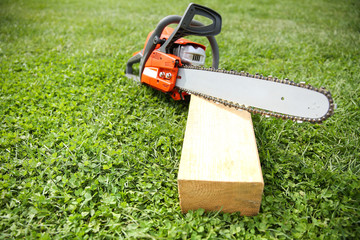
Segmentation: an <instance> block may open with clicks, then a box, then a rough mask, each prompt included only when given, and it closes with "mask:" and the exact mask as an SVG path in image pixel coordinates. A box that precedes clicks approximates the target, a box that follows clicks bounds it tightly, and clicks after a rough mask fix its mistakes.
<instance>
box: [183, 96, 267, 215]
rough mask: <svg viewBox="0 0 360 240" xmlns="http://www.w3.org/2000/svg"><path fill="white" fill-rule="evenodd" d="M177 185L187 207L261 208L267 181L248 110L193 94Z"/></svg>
mask: <svg viewBox="0 0 360 240" xmlns="http://www.w3.org/2000/svg"><path fill="white" fill-rule="evenodd" d="M178 189H179V197H180V205H181V209H182V211H183V212H187V211H189V210H196V209H199V208H203V209H205V210H207V211H218V210H220V209H221V210H222V211H223V212H238V211H240V212H241V215H246V216H253V215H256V214H258V213H259V208H260V203H261V197H262V193H263V189H264V181H263V177H262V172H261V166H260V160H259V155H258V151H257V146H256V140H255V135H254V129H253V125H252V120H251V115H250V113H248V112H246V111H239V110H235V109H232V108H227V107H224V106H222V105H221V104H216V103H213V102H209V101H207V100H204V99H202V98H199V97H196V96H191V102H190V108H189V114H188V120H187V126H186V131H185V138H184V143H183V149H182V154H181V160H180V166H179V174H178Z"/></svg>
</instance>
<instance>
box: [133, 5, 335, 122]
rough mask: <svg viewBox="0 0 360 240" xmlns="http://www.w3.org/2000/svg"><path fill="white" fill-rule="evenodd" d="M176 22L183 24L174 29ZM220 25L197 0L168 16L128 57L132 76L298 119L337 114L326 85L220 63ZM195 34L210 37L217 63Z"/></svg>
mask: <svg viewBox="0 0 360 240" xmlns="http://www.w3.org/2000/svg"><path fill="white" fill-rule="evenodd" d="M195 16H201V17H203V18H204V17H205V18H207V19H208V22H210V24H208V25H205V24H203V23H202V22H199V21H197V20H195V19H194V18H195ZM170 24H178V25H177V26H176V28H175V29H173V28H170V27H169V26H168V25H170ZM220 31H221V16H220V14H218V13H217V12H216V11H214V10H212V9H210V8H207V7H205V6H201V5H198V4H194V3H191V4H190V5H189V6H188V8H187V9H186V11H185V13H184V15H183V16H178V15H170V16H167V17H165V18H163V19H162V20H161V21H160V22H159V23H158V25H157V26H156V28H155V30H154V31H152V32H150V33H149V34H148V37H147V40H146V43H145V46H144V48H143V49H142V50H141V51H139V52H136V53H134V55H133V56H132V57H131V58H130V59H129V60H128V62H127V65H126V76H127V77H129V78H132V79H134V80H136V81H139V82H140V83H143V84H146V85H149V86H151V87H152V88H155V89H157V90H160V91H162V92H164V93H169V94H170V96H171V97H172V98H173V99H174V100H182V99H185V97H186V96H187V95H191V94H193V95H197V96H200V97H202V98H205V99H208V100H211V101H214V102H217V103H220V104H223V105H225V106H229V107H233V108H236V109H241V110H246V111H248V112H251V113H256V114H262V115H266V116H274V117H277V118H282V119H291V120H293V121H297V122H311V123H321V122H323V121H324V120H325V119H327V118H329V117H330V116H331V115H333V113H334V109H335V108H336V105H335V103H334V101H333V99H332V96H331V93H330V92H329V91H328V90H326V89H325V88H324V87H320V88H316V87H313V86H311V85H309V84H305V83H304V82H301V83H296V82H294V81H290V80H289V79H278V78H276V77H272V76H263V75H261V74H254V75H253V74H249V73H247V72H244V71H241V72H237V71H234V70H231V71H227V70H222V69H218V65H219V47H218V44H217V42H216V39H215V35H217V34H219V33H220ZM189 35H195V36H204V37H206V38H207V39H208V41H209V44H210V46H211V51H212V67H210V68H205V67H204V64H205V57H206V52H205V50H206V47H205V46H204V45H202V44H199V43H196V42H193V41H190V40H187V39H184V38H183V37H185V36H189ZM135 63H139V74H138V75H136V74H134V72H133V65H134V64H135Z"/></svg>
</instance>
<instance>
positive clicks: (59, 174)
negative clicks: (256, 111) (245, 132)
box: [0, 0, 360, 239]
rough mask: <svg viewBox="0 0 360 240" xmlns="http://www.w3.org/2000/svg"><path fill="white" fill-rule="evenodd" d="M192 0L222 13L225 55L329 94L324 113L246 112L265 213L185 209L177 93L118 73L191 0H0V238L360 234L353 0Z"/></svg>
mask: <svg viewBox="0 0 360 240" xmlns="http://www.w3.org/2000/svg"><path fill="white" fill-rule="evenodd" d="M198 3H200V4H204V5H206V6H208V7H210V8H213V9H215V10H217V11H218V12H219V13H220V14H221V15H222V17H223V29H222V33H221V34H220V35H219V36H217V39H218V42H219V46H220V53H221V55H220V56H221V58H220V67H221V68H226V69H236V70H245V71H248V72H251V73H256V72H260V73H263V74H272V75H273V76H277V77H280V78H284V77H288V78H290V79H293V80H295V81H296V82H300V81H306V82H308V83H310V84H312V85H315V86H326V87H327V88H328V89H330V90H331V91H332V93H333V97H334V99H335V101H336V103H337V104H338V109H337V110H336V112H335V115H334V116H333V117H332V118H330V119H329V120H327V121H326V122H325V123H324V124H322V125H312V124H309V123H304V124H297V123H293V122H289V121H282V120H279V119H274V118H264V117H261V116H257V115H254V116H253V122H254V129H255V134H256V139H257V143H258V149H259V155H260V160H261V164H262V170H263V175H264V181H265V189H264V195H263V200H262V205H261V209H260V214H259V215H258V216H256V217H241V216H240V215H239V214H238V213H235V214H223V213H206V212H204V211H202V210H198V211H194V212H190V213H187V214H182V213H181V211H180V207H179V200H178V192H177V181H176V179H177V171H178V165H179V160H180V156H181V147H182V141H183V136H184V131H185V125H186V118H187V110H188V105H187V104H186V103H182V102H174V101H173V100H172V99H171V98H170V97H169V96H167V95H165V94H162V93H159V92H157V91H154V90H152V89H149V88H147V87H145V86H138V85H137V84H136V83H134V82H132V81H131V80H129V79H127V78H125V77H124V69H125V64H126V61H127V59H128V58H129V57H130V56H131V55H132V53H133V52H135V51H137V50H140V49H141V48H142V47H143V45H144V41H145V38H146V36H147V34H148V32H149V31H151V30H152V29H153V28H154V27H155V25H156V23H157V22H158V21H159V20H160V19H161V18H162V17H164V16H166V15H170V14H179V15H181V14H182V13H183V12H184V10H185V9H186V7H187V5H188V2H187V1H159V0H155V1H147V2H145V1H140V0H134V1H125V0H117V1H100V0H98V1H85V0H82V1H72V0H66V1H65V0H64V1H55V0H52V1H45V0H42V1H35V0H32V1H30V0H29V1H25V0H23V1H20V0H16V1H10V0H9V1H4V0H1V1H0V69H1V70H0V87H1V91H0V126H1V127H0V159H1V165H0V189H1V192H0V238H3V239H5V238H28V239H30V238H31V239H32V238H42V239H54V238H66V239H73V238H78V239H87V238H109V239H110V238H141V239H144V238H156V239H157V238H160V239H161V238H163V239H169V238H192V239H198V238H205V239H221V238H225V239H228V238H229V239H277V238H279V239H296V238H298V239H355V238H356V237H358V236H360V227H359V225H360V209H359V201H360V194H359V193H360V191H359V190H360V189H359V186H360V178H359V174H360V163H359V160H360V154H359V153H360V142H359V136H360V111H359V107H360V87H359V86H360V85H359V81H360V73H359V64H360V10H359V9H360V3H359V1H356V0H353V1H350V0H348V1H336V0H319V1H310V0H306V1H296V0H293V1H279V0H278V1H276V0H274V1H270V0H269V1H267V0H257V1H251V2H250V1H229V0H227V1H220V0H219V1H198ZM196 39H199V38H196ZM199 40H201V41H203V43H206V40H203V39H199ZM209 59H210V58H209ZM208 64H209V61H208Z"/></svg>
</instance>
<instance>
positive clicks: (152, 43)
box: [126, 3, 221, 79]
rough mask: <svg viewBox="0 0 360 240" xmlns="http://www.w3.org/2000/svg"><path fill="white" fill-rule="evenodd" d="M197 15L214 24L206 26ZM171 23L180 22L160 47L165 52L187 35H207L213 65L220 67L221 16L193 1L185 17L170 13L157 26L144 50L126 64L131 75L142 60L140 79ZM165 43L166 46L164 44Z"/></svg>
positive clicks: (127, 72)
mask: <svg viewBox="0 0 360 240" xmlns="http://www.w3.org/2000/svg"><path fill="white" fill-rule="evenodd" d="M195 15H201V16H204V17H207V18H209V19H211V20H212V24H210V25H208V26H205V25H204V24H203V23H201V22H199V21H196V20H193V18H194V16H195ZM170 24H179V25H178V26H177V28H176V29H175V30H174V32H173V33H172V34H171V36H170V37H169V38H168V39H167V41H166V42H165V43H164V44H163V45H162V46H161V48H160V49H159V50H160V51H163V52H165V53H170V49H171V47H172V45H173V44H174V42H175V41H176V40H177V39H179V38H181V37H184V36H187V35H197V36H206V37H207V39H208V41H209V43H210V46H211V50H212V58H213V61H212V67H213V68H215V69H216V68H218V66H219V47H218V44H217V42H216V39H215V37H214V36H215V35H217V34H218V33H219V32H220V31H221V16H220V15H219V14H218V13H217V12H215V11H213V10H211V9H210V8H207V7H203V6H200V5H198V4H194V3H191V4H190V5H189V6H188V8H187V9H186V11H185V14H184V16H183V17H181V16H178V15H170V16H167V17H165V18H163V19H162V20H161V21H160V22H159V23H158V25H157V26H156V28H155V30H154V32H153V33H152V35H151V36H150V38H149V40H148V42H147V43H146V46H145V48H144V50H143V51H141V52H139V53H137V54H136V55H135V56H133V57H131V58H130V59H129V61H128V62H127V65H126V74H127V75H128V76H131V75H132V73H133V69H132V65H133V64H135V63H138V62H140V67H139V68H140V71H139V75H140V79H141V75H142V72H143V71H144V67H145V63H146V62H147V60H148V59H149V57H150V54H151V53H152V52H153V51H154V50H155V48H156V45H157V44H159V43H160V41H161V39H160V36H161V34H162V32H163V30H164V29H165V27H166V26H168V25H170ZM164 45H165V46H164Z"/></svg>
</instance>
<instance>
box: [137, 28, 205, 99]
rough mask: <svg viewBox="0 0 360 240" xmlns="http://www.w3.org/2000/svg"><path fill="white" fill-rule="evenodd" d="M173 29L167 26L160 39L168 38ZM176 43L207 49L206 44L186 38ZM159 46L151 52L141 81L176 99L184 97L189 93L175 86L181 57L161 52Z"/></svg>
mask: <svg viewBox="0 0 360 240" xmlns="http://www.w3.org/2000/svg"><path fill="white" fill-rule="evenodd" d="M173 31H174V29H173V28H171V27H166V28H165V29H164V31H163V32H162V34H161V36H160V39H168V38H169V37H170V35H171V34H172V32H173ZM151 34H152V32H150V33H149V35H148V37H147V39H146V43H147V42H148V40H149V38H150V36H151ZM146 43H145V46H146ZM175 43H176V44H179V45H187V44H191V45H194V46H197V47H201V48H203V49H204V50H205V49H206V47H205V46H204V45H202V44H199V43H196V42H192V41H190V40H187V39H184V38H180V39H178V40H177V41H176V42H175ZM145 46H144V50H145ZM159 48H160V44H158V45H157V46H156V48H155V50H154V51H153V52H152V53H151V55H150V57H149V59H148V60H147V62H146V63H145V68H144V71H143V73H142V75H141V82H142V83H146V84H148V85H150V86H151V87H153V88H155V89H157V90H160V91H162V92H165V93H170V95H171V97H172V98H173V99H174V100H181V99H184V96H185V95H187V93H185V92H179V90H178V89H177V88H174V87H175V83H176V80H177V79H178V71H179V68H178V67H179V66H182V63H181V59H180V57H178V56H175V55H173V54H167V53H163V52H160V51H158V50H157V49H159Z"/></svg>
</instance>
